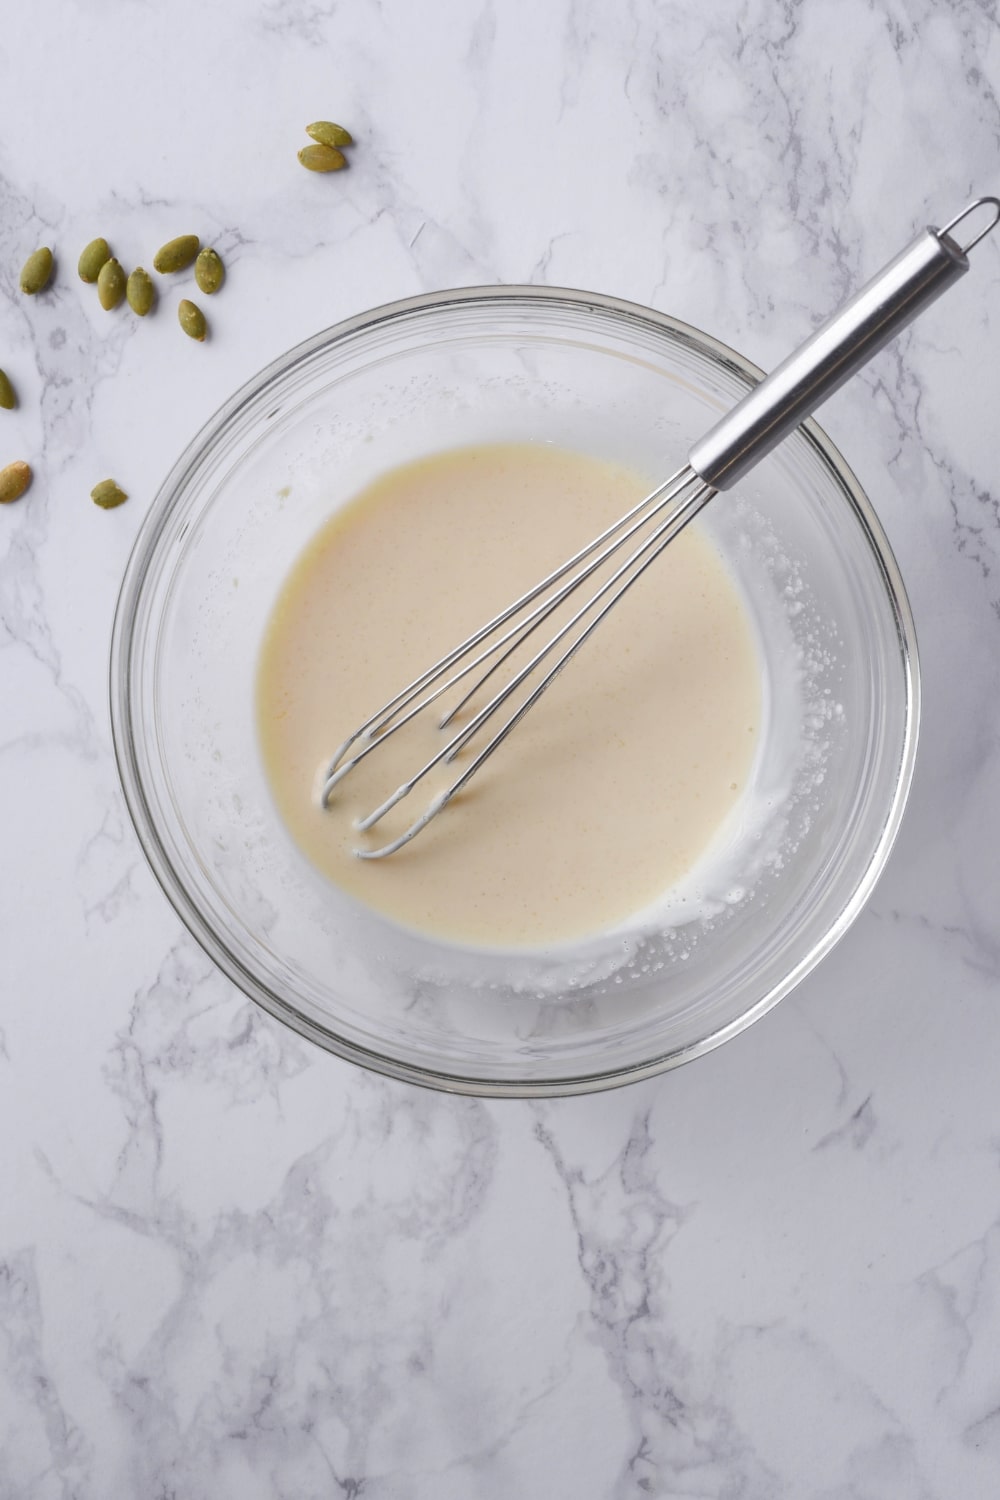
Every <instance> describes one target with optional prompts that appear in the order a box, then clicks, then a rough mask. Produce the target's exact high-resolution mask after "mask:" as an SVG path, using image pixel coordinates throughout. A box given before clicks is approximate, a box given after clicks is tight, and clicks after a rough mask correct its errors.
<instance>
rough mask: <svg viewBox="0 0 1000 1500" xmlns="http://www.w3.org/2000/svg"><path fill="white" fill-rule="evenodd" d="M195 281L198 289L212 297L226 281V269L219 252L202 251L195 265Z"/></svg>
mask: <svg viewBox="0 0 1000 1500" xmlns="http://www.w3.org/2000/svg"><path fill="white" fill-rule="evenodd" d="M194 279H195V281H196V282H197V283H198V289H199V290H200V291H202V292H204V293H205V296H206V297H211V296H212V295H213V294H214V293H215V292H217V291H218V290H219V287H220V286H221V285H222V283H223V281H225V279H226V268H225V266H224V265H223V264H222V259H221V257H220V255H219V253H218V251H217V250H207V249H206V250H202V251H201V253H200V254H199V256H198V259H197V260H196V261H195V263H194Z"/></svg>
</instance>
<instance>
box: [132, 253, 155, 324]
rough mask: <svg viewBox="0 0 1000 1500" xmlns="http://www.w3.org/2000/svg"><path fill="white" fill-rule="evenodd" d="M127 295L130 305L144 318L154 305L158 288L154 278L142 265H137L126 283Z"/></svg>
mask: <svg viewBox="0 0 1000 1500" xmlns="http://www.w3.org/2000/svg"><path fill="white" fill-rule="evenodd" d="M125 295H126V297H127V298H128V305H129V307H130V308H131V309H132V311H133V312H134V313H135V314H136V315H137V316H138V317H140V318H144V317H145V316H146V314H147V313H148V312H149V309H150V308H151V307H152V305H153V302H154V300H155V298H156V289H155V288H154V286H153V278H152V277H151V276H150V274H149V272H148V271H144V270H143V269H142V266H136V268H135V270H134V271H132V272H131V273H130V275H129V278H128V281H127V282H126V283H125Z"/></svg>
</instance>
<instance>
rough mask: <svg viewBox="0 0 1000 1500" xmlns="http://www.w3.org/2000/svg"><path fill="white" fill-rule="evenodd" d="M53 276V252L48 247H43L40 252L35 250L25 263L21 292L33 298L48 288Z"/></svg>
mask: <svg viewBox="0 0 1000 1500" xmlns="http://www.w3.org/2000/svg"><path fill="white" fill-rule="evenodd" d="M51 275H52V251H51V250H50V249H49V247H48V245H43V246H42V248H41V249H40V250H35V251H34V252H33V254H31V255H29V256H28V259H27V260H26V261H25V262H24V265H23V267H22V269H21V291H22V292H24V293H26V295H27V296H29V297H33V296H34V295H35V293H36V292H40V291H41V290H42V288H43V287H45V286H48V284H49V277H50V276H51Z"/></svg>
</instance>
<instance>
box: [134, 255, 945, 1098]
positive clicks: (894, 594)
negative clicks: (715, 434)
mask: <svg viewBox="0 0 1000 1500" xmlns="http://www.w3.org/2000/svg"><path fill="white" fill-rule="evenodd" d="M517 303H523V304H536V305H537V304H539V303H541V304H544V305H548V306H550V307H553V308H555V307H557V306H560V305H561V306H563V307H565V308H567V309H572V310H573V311H575V312H586V311H587V310H588V309H590V310H591V311H593V312H597V313H601V314H608V313H610V314H612V315H614V316H615V317H617V318H618V319H621V320H624V321H626V322H633V321H637V322H640V323H642V324H643V325H644V326H645V327H647V328H649V327H650V326H652V328H654V329H655V330H657V331H660V332H662V333H665V334H667V335H668V336H669V337H670V338H672V339H673V340H674V341H675V342H680V343H681V344H682V345H688V346H689V347H691V348H693V349H695V350H696V351H697V352H698V353H699V354H702V355H707V356H708V357H709V358H710V359H712V360H713V361H714V362H715V363H716V364H717V365H719V366H721V367H723V368H724V369H726V370H728V371H729V372H730V373H731V374H734V375H736V376H737V377H738V378H739V379H740V380H742V381H744V382H746V383H747V384H748V385H753V384H755V383H756V382H757V381H759V380H761V379H763V376H764V372H763V370H761V369H760V368H759V366H757V365H755V364H753V363H752V361H750V360H748V359H746V358H745V357H744V356H743V355H741V354H739V353H737V352H736V350H734V349H732V348H731V347H730V346H729V345H727V344H724V343H722V342H721V341H720V340H719V339H717V338H715V337H714V336H713V335H711V334H708V333H705V332H703V331H702V330H700V329H698V328H696V327H694V326H693V325H692V324H689V323H686V322H684V321H682V320H681V319H679V318H675V317H673V316H672V315H671V314H669V313H663V312H659V311H657V310H656V309H654V308H649V307H645V306H643V305H642V304H641V303H637V302H631V301H627V300H625V299H622V298H619V297H613V296H609V295H607V294H605V293H601V292H589V291H582V290H577V289H574V288H568V287H549V286H531V285H527V284H509V285H497V286H471V287H458V288H451V289H447V290H443V291H438V292H428V293H422V294H420V295H418V296H414V297H405V298H401V299H398V300H395V301H392V302H387V303H382V304H380V305H379V306H377V307H374V308H371V309H369V310H367V311H365V312H361V313H357V314H355V315H354V316H352V317H350V318H345V319H343V320H342V321H341V322H338V323H335V324H333V325H331V326H330V327H328V328H326V329H323V330H321V331H320V332H319V333H316V334H313V335H311V336H310V337H309V338H307V339H304V340H303V341H302V342H300V343H298V344H296V345H294V346H293V347H292V348H291V349H288V350H287V351H286V352H285V353H283V354H281V355H279V356H278V357H277V358H276V359H274V360H272V361H271V362H270V363H269V364H268V365H266V366H265V367H264V368H263V369H262V370H260V371H259V372H258V373H257V374H256V375H254V376H252V377H251V378H250V380H248V381H246V382H244V384H243V385H241V386H240V387H239V388H238V389H237V390H236V391H235V392H234V394H233V395H232V396H231V397H230V398H229V399H228V401H226V402H224V403H223V405H222V406H220V407H219V408H218V410H217V411H216V412H215V413H214V414H213V416H211V417H210V418H209V420H208V421H207V422H206V423H204V424H203V426H202V427H201V428H200V429H199V430H198V432H196V434H195V435H194V437H193V438H192V439H191V441H190V442H189V443H188V444H187V446H186V448H185V449H184V450H183V452H182V453H181V455H180V457H179V458H178V459H177V461H176V463H175V464H174V465H173V467H172V468H171V469H170V471H169V472H168V474H167V475H166V477H165V479H164V480H163V482H162V484H161V485H160V487H159V489H158V491H157V493H156V495H155V496H154V499H153V501H152V504H151V505H150V508H149V510H148V512H147V514H146V516H145V517H144V518H143V521H142V524H141V525H140V527H139V530H138V533H137V535H136V538H135V541H134V543H133V546H132V550H131V553H130V555H129V559H128V562H127V564H126V567H125V572H124V575H123V578H122V583H121V587H120V589H119V593H118V599H117V603H116V606H115V616H114V624H113V627H112V636H111V651H110V661H109V674H108V690H109V700H110V715H111V732H112V742H113V747H114V754H115V761H116V764H117V768H118V776H119V780H120V782H121V787H122V792H123V795H124V798H125V804H126V806H127V808H128V812H129V816H130V818H131V821H132V824H133V827H134V828H135V832H136V836H137V838H138V840H139V844H140V847H141V848H142V851H143V854H144V855H145V858H146V861H147V863H148V865H149V867H150V869H151V870H152V872H153V875H154V877H155V879H156V881H157V883H158V884H159V886H160V888H161V890H162V891H163V893H164V895H165V896H166V897H167V900H168V901H169V902H170V904H171V906H172V907H173V909H174V911H175V912H176V914H177V916H178V917H179V918H180V920H181V922H182V923H183V925H184V927H185V928H186V929H187V931H188V932H189V933H190V934H191V936H192V937H193V938H194V939H195V941H196V942H197V943H198V944H199V946H200V947H201V948H202V949H203V950H204V951H205V952H206V953H207V954H208V956H209V957H210V958H211V959H212V961H213V962H214V963H215V964H216V965H217V967H218V968H219V969H221V971H222V972H223V973H224V974H225V975H226V977H227V978H228V979H230V980H231V981H232V982H233V983H234V984H235V985H236V986H237V988H238V989H239V990H240V991H241V992H242V993H243V994H244V995H246V996H247V997H248V998H249V999H251V1000H253V1001H254V1002H255V1003H256V1004H258V1005H259V1006H261V1008H262V1009H263V1010H265V1011H267V1012H268V1013H269V1014H270V1015H272V1016H274V1017H275V1018H276V1019H278V1020H280V1021H282V1022H283V1023H284V1024H286V1025H287V1026H290V1027H291V1028H292V1030H294V1031H296V1032H298V1033H299V1035H301V1036H304V1037H307V1038H308V1039H309V1040H310V1041H313V1042H315V1043H317V1045H319V1046H320V1047H322V1048H323V1049H324V1050H325V1051H327V1052H332V1053H334V1054H335V1055H336V1056H338V1057H341V1058H343V1059H345V1060H346V1061H348V1062H353V1063H356V1064H358V1065H360V1066H362V1067H365V1068H367V1069H369V1070H371V1071H374V1072H377V1073H380V1074H383V1075H385V1076H387V1077H390V1078H395V1079H398V1080H401V1081H404V1082H408V1083H413V1084H418V1085H420V1086H423V1087H427V1088H433V1089H435V1090H437V1091H444V1092H449V1093H455V1094H463V1095H471V1096H476V1097H482V1098H522V1099H525V1098H529V1099H530V1098H544V1097H556V1096H566V1095H575V1094H585V1093H593V1092H597V1091H599V1090H603V1089H609V1088H616V1087H621V1086H623V1085H624V1084H627V1083H634V1082H638V1081H639V1080H641V1079H644V1078H651V1077H653V1076H655V1075H656V1074H658V1073H663V1072H666V1071H667V1070H669V1069H671V1068H675V1067H679V1066H680V1065H681V1064H682V1063H686V1062H690V1061H691V1060H693V1059H694V1058H696V1057H700V1056H702V1055H703V1054H705V1053H706V1052H710V1051H712V1050H714V1048H716V1047H718V1046H721V1044H722V1043H723V1042H726V1041H729V1040H731V1039H732V1038H733V1037H735V1036H738V1035H739V1033H740V1032H742V1031H745V1030H746V1029H747V1028H748V1027H749V1026H751V1025H753V1023H754V1022H755V1021H758V1020H759V1019H760V1018H761V1017H762V1016H764V1015H766V1014H767V1012H768V1011H770V1010H771V1009H773V1007H774V1006H775V1005H777V1004H778V1002H779V1001H780V1000H782V999H783V998H784V997H785V996H786V995H787V994H789V992H790V991H791V990H793V989H794V988H795V987H796V986H797V985H798V984H799V983H800V982H801V981H802V980H803V979H804V978H805V977H806V975H807V974H809V973H810V972H811V971H812V970H813V969H814V968H815V967H816V965H817V964H818V963H820V962H821V960H822V959H823V958H825V957H826V955H827V954H828V953H829V952H830V950H831V949H832V948H833V947H834V946H835V945H836V943H838V942H839V941H840V939H841V938H842V937H843V936H844V934H845V933H846V932H847V930H848V929H849V928H850V927H851V925H852V924H853V922H854V921H855V919H856V918H857V916H858V915H859V913H860V912H861V910H862V909H863V907H864V905H865V903H866V902H867V900H868V898H869V896H870V895H871V892H872V890H873V888H874V886H875V884H876V882H877V880H878V878H879V876H880V875H881V873H882V871H883V869H884V868H885V865H886V862H887V860H888V858H889V854H890V853H891V850H892V847H893V844H894V843H895V840H896V836H897V834H898V832H899V828H900V825H901V822H902V817H903V812H904V809H905V806H906V802H907V798H908V795H909V791H910V786H911V783H912V779H913V771H914V765H915V759H916V750H917V739H918V733H919V721H920V672H919V659H918V651H917V639H916V630H915V626H914V622H913V615H912V611H911V608H910V603H909V599H908V598H907V594H906V589H905V586H904V584H903V579H902V575H901V573H900V569H899V566H898V564H897V562H896V558H895V556H894V554H893V551H892V548H891V546H890V544H889V540H888V538H887V536H886V534H885V531H884V530H883V528H882V525H881V523H880V521H879V519H878V517H877V515H876V513H875V509H874V507H873V505H872V503H871V501H870V500H869V499H868V497H867V495H866V494H865V492H864V490H863V489H862V487H861V485H860V483H859V482H858V480H857V478H856V477H855V475H854V473H853V471H852V470H851V468H850V467H849V465H848V464H847V463H846V462H845V460H844V458H843V456H842V454H841V453H840V451H839V450H838V449H837V447H836V446H835V445H834V443H833V442H832V441H831V440H830V438H829V437H828V436H827V434H826V433H825V432H824V431H823V429H822V428H821V427H820V426H819V425H818V423H817V422H816V421H815V420H814V419H813V418H809V419H807V420H806V421H805V422H803V423H802V424H801V425H800V426H799V427H798V428H797V429H796V431H797V432H798V433H800V434H801V435H802V437H803V438H804V439H805V441H806V443H807V444H808V445H809V447H810V448H812V449H813V451H814V453H815V454H816V455H817V456H818V458H819V460H820V462H821V463H823V464H824V465H825V466H826V467H827V468H829V469H831V470H832V471H833V473H834V476H835V478H836V479H837V481H838V482H839V485H840V487H841V489H842V491H843V493H844V495H845V497H846V498H847V500H848V501H849V503H850V504H851V505H852V507H853V509H854V512H855V518H856V520H857V521H858V522H859V524H860V525H861V528H862V531H863V533H864V535H865V539H866V540H867V543H868V546H869V548H870V550H871V552H872V555H873V557H874V559H875V561H876V563H877V564H878V567H879V570H880V572H881V575H882V582H883V586H884V588H885V590H886V594H887V596H888V599H889V602H890V605H891V607H892V610H893V613H894V617H895V622H896V630H897V635H898V640H899V648H900V658H901V662H902V665H903V673H904V688H905V704H904V725H903V734H902V744H901V754H900V761H899V766H898V768H897V773H896V781H895V787H894V791H893V796H892V800H891V803H890V805H889V807H888V808H887V809H886V813H885V820H884V823H883V826H882V829H881V832H880V834H879V837H878V840H877V842H876V844H875V846H874V849H873V851H872V856H871V858H870V860H869V862H868V865H867V866H866V868H865V870H864V871H863V872H862V875H861V878H860V879H859V880H858V882H857V884H856V886H855V888H854V890H853V892H852V894H851V895H850V896H849V898H848V899H847V900H846V901H845V902H844V904H843V906H842V908H841V910H840V912H839V914H838V916H837V917H836V918H835V919H834V920H833V921H832V922H831V923H830V925H829V926H828V928H827V930H826V932H825V933H824V935H823V936H822V937H821V938H819V939H817V940H816V941H815V942H814V943H813V945H812V947H811V948H810V950H809V952H808V953H807V954H806V955H805V956H804V957H803V958H802V959H801V960H800V961H799V963H798V964H796V965H795V966H794V968H793V969H791V970H790V971H789V973H788V974H786V975H785V976H784V978H783V979H782V980H780V981H779V982H778V983H776V984H774V985H772V987H771V989H770V990H769V991H768V992H767V993H766V994H765V995H763V996H762V997H761V998H760V999H759V1000H758V1001H757V1002H756V1004H754V1005H753V1006H751V1007H750V1008H749V1009H748V1010H746V1011H744V1012H743V1013H742V1014H741V1015H739V1016H738V1017H736V1018H734V1019H733V1020H732V1021H730V1022H728V1023H727V1024H725V1025H723V1026H720V1027H717V1028H716V1029H715V1030H714V1031H712V1032H711V1033H710V1034H709V1035H708V1036H706V1037H703V1038H702V1039H701V1040H700V1041H697V1042H691V1043H688V1044H686V1045H684V1046H682V1047H678V1048H676V1049H673V1050H671V1051H669V1052H666V1053H663V1054H659V1055H655V1056H653V1057H650V1058H649V1059H647V1060H646V1061H644V1062H641V1063H634V1064H630V1065H628V1066H624V1067H619V1068H604V1069H597V1070H594V1071H589V1072H581V1073H579V1074H574V1075H573V1076H570V1077H552V1078H533V1079H505V1078H495V1079H489V1078H475V1077H468V1076H466V1075H464V1074H461V1073H457V1072H449V1071H446V1070H443V1069H442V1070H438V1069H435V1068H430V1067H426V1066H423V1065H420V1064H416V1063H412V1062H402V1061H400V1060H399V1059H398V1058H395V1057H391V1056H386V1055H383V1054H382V1053H380V1052H377V1051H375V1050H374V1049H369V1048H366V1047H363V1046H361V1045H360V1044H358V1043H357V1042H354V1041H351V1040H349V1039H348V1038H346V1037H343V1036H340V1035H339V1034H338V1033H337V1032H336V1031H335V1030H333V1029H332V1028H329V1027H327V1026H324V1025H321V1024H319V1023H318V1022H316V1021H314V1020H313V1019H312V1018H311V1017H309V1016H306V1015H304V1014H302V1013H301V1012H300V1011H298V1010H297V1009H296V1008H295V1007H294V1006H293V1005H292V1004H291V1003H290V1002H288V1001H287V1000H284V999H282V997H281V996H280V995H278V994H276V993H275V992H274V991H273V990H271V989H270V988H269V987H268V986H267V985H266V984H263V983H262V982H261V981H260V979H259V978H258V977H257V975H255V974H254V973H253V972H252V971H251V970H250V969H249V968H248V967H247V966H246V965H245V964H244V963H243V962H242V961H241V959H240V958H239V957H238V955H237V954H236V953H234V952H232V951H231V950H230V948H229V947H228V946H227V944H226V942H225V940H224V938H223V937H222V936H221V935H220V934H219V933H218V932H217V931H216V929H215V928H214V927H213V926H211V925H210V924H209V922H207V921H206V920H205V918H204V916H203V915H202V912H201V909H200V907H199V905H198V903H197V901H196V900H194V899H193V897H192V896H191V895H190V894H189V893H188V889H187V886H186V884H185V882H184V880H183V879H182V877H181V876H180V875H179V873H178V872H177V870H176V869H175V868H174V866H173V864H172V862H171V860H170V857H169V854H168V852H167V849H166V847H165V844H164V841H163V840H162V838H161V837H160V834H159V831H158V829H157V826H156V822H155V819H154V817H153V815H152V811H151V809H150V805H149V802H148V800H147V797H146V793H145V790H144V788H143V785H142V779H141V774H140V771H139V767H138V758H137V753H136V748H135V735H134V732H133V731H134V727H135V726H134V717H133V700H132V694H131V690H130V681H131V665H132V660H133V656H134V651H135V646H136V629H135V626H136V622H137V619H138V606H139V602H140V597H141V594H142V590H143V586H144V584H145V580H146V578H147V576H148V574H149V571H150V568H151V565H152V563H153V560H154V558H155V556H156V552H157V547H158V543H159V540H160V537H161V535H162V533H163V531H164V529H165V527H166V525H167V523H168V521H169V518H170V513H171V509H172V504H173V501H174V498H175V496H176V494H177V493H178V492H179V490H180V489H181V488H182V487H183V485H184V484H185V482H186V480H187V478H188V476H189V474H190V473H191V471H192V470H193V469H194V468H195V467H196V466H197V465H198V464H199V463H200V462H201V461H202V458H203V456H204V454H205V452H206V450H207V449H208V447H209V446H210V444H211V443H212V442H213V440H214V439H215V438H216V437H217V436H218V434H219V433H220V432H222V431H223V430H224V429H225V427H226V426H227V424H228V423H229V422H230V421H231V420H232V419H233V418H234V417H235V416H236V415H237V414H238V413H239V412H240V411H241V410H242V409H243V407H245V406H246V405H247V404H248V403H249V402H250V401H252V400H254V399H255V398H257V397H258V396H259V395H260V394H261V393H262V392H264V391H265V390H266V389H267V387H268V386H269V385H272V384H276V383H277V382H279V381H280V380H281V379H282V377H283V376H284V375H285V374H286V373H287V372H288V371H289V370H291V369H292V368H294V367H295V366H296V365H299V364H301V363H302V362H304V361H306V360H308V359H309V358H310V357H311V356H312V355H314V354H316V353H318V352H319V351H320V350H325V349H329V348H332V347H333V346H335V345H336V344H338V343H344V342H346V341H347V340H348V339H351V338H353V337H354V336H355V335H356V334H358V333H361V332H365V331H370V330H372V329H375V328H377V327H379V326H380V325H383V324H387V323H392V322H397V321H401V320H404V319H406V318H408V317H410V316H411V315H413V314H415V313H417V314H419V313H428V312H433V311H435V310H445V309H447V308H450V307H462V306H466V307H477V306H478V307H481V308H483V309H488V308H489V307H490V306H491V305H493V306H506V307H511V306H513V305H516V304H517Z"/></svg>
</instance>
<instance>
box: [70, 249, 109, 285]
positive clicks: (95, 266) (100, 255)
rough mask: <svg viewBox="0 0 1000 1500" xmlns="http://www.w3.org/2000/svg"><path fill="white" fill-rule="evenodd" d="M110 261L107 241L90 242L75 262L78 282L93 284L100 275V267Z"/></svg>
mask: <svg viewBox="0 0 1000 1500" xmlns="http://www.w3.org/2000/svg"><path fill="white" fill-rule="evenodd" d="M110 259H111V246H110V245H109V244H108V242H107V240H103V239H97V240H91V242H90V244H89V245H87V246H86V247H85V248H84V249H83V250H82V251H81V252H80V259H79V261H78V262H77V267H76V268H77V270H78V271H79V273H80V280H81V281H87V282H90V283H93V282H95V281H96V280H97V278H98V276H100V274H101V267H102V266H103V265H104V264H105V262H106V261H109V260H110Z"/></svg>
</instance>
